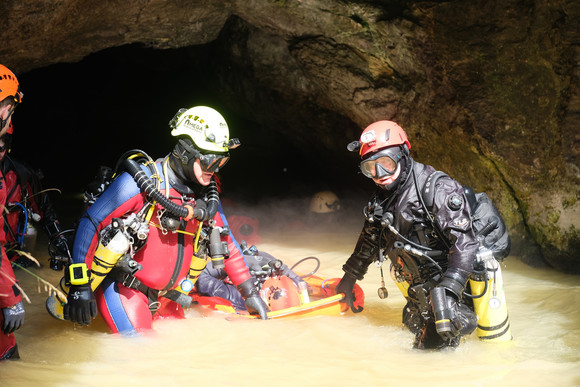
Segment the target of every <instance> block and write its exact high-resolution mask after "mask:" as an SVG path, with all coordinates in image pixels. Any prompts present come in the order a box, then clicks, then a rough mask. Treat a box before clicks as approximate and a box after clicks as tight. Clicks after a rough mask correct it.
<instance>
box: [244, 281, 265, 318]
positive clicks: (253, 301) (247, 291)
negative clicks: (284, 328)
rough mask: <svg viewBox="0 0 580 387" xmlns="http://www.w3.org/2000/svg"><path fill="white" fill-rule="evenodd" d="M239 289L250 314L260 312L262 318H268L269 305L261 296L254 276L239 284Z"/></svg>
mask: <svg viewBox="0 0 580 387" xmlns="http://www.w3.org/2000/svg"><path fill="white" fill-rule="evenodd" d="M238 291H239V292H240V294H241V295H242V297H243V298H244V300H245V305H246V309H247V310H248V312H250V314H258V315H260V318H261V319H262V320H267V319H268V311H269V309H268V307H267V306H266V304H265V303H264V300H262V298H261V297H260V294H259V293H258V289H257V288H256V286H255V284H254V280H253V279H252V278H250V279H247V280H245V281H244V282H242V283H241V284H239V285H238Z"/></svg>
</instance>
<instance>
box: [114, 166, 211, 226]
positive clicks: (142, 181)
mask: <svg viewBox="0 0 580 387" xmlns="http://www.w3.org/2000/svg"><path fill="white" fill-rule="evenodd" d="M123 169H125V170H126V171H127V172H128V173H129V174H130V175H131V176H132V177H133V179H134V180H135V182H136V183H137V186H138V187H139V189H140V190H141V192H143V193H144V194H145V195H147V197H149V198H151V199H153V200H155V201H156V202H157V203H159V205H160V206H161V207H163V208H165V209H166V210H167V211H168V212H169V213H171V214H172V215H175V216H178V217H180V218H183V219H184V220H186V221H189V220H191V219H197V220H201V221H204V220H207V219H210V218H211V217H213V215H215V213H216V211H217V208H218V203H219V196H218V192H217V187H216V185H215V182H214V181H212V182H211V184H210V186H208V188H209V194H208V196H209V199H208V203H207V204H208V206H207V208H199V207H194V206H192V205H191V204H189V203H187V204H185V205H179V204H176V203H173V202H172V201H171V200H169V198H167V197H165V196H164V195H163V194H162V193H161V192H160V191H159V190H158V189H157V188H156V187H155V185H154V184H153V182H152V181H151V179H150V178H149V177H148V176H147V174H146V173H145V171H143V170H142V169H141V167H140V165H139V163H137V162H136V161H134V160H131V159H126V160H125V161H124V162H123Z"/></svg>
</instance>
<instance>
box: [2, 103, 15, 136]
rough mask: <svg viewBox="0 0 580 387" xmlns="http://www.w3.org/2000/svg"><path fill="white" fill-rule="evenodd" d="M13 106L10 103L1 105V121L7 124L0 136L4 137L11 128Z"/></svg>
mask: <svg viewBox="0 0 580 387" xmlns="http://www.w3.org/2000/svg"><path fill="white" fill-rule="evenodd" d="M13 111H14V110H13V105H12V104H10V103H8V104H6V103H2V104H0V120H1V121H4V120H6V122H5V123H4V126H3V127H2V128H0V136H3V135H4V134H5V133H6V132H7V131H8V128H9V127H10V122H11V121H12V112H13Z"/></svg>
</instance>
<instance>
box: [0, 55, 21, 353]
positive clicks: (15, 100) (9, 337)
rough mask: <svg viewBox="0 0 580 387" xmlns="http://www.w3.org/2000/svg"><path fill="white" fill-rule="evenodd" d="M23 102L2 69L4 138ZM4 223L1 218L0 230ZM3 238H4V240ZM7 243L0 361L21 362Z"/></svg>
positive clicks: (1, 260) (0, 277) (0, 298)
mask: <svg viewBox="0 0 580 387" xmlns="http://www.w3.org/2000/svg"><path fill="white" fill-rule="evenodd" d="M21 101H22V93H21V92H20V86H19V84H18V80H17V79H16V76H15V75H14V74H13V73H12V71H10V70H9V69H8V68H7V67H5V66H3V65H0V136H3V135H4V134H5V133H6V132H7V131H8V128H9V127H10V125H11V123H12V113H13V112H14V109H16V106H18V104H19V103H20V102H21ZM6 195H7V193H6V182H5V179H4V175H2V174H1V173H0V211H2V213H4V206H5V204H6ZM3 223H4V220H3V219H2V217H0V229H2V226H3ZM0 237H1V236H0ZM5 242H6V241H5V240H0V244H1V245H2V246H1V247H0V360H5V359H17V358H19V356H18V347H17V346H16V338H15V337H14V333H13V332H14V331H15V330H17V329H18V328H20V327H21V326H22V324H23V323H24V314H25V312H24V306H23V305H22V296H21V295H20V291H19V290H18V288H17V287H16V286H15V284H16V283H17V281H16V278H15V276H14V272H13V271H12V266H11V264H10V261H9V260H8V258H7V257H6V252H5V250H4V243H5Z"/></svg>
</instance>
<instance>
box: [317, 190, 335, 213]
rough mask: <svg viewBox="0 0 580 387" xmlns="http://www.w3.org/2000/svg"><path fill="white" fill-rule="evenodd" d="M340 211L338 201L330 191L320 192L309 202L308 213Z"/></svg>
mask: <svg viewBox="0 0 580 387" xmlns="http://www.w3.org/2000/svg"><path fill="white" fill-rule="evenodd" d="M338 210H340V200H339V199H338V196H336V195H335V194H334V192H332V191H321V192H317V193H316V194H314V196H313V197H312V199H311V200H310V212H314V213H317V214H326V213H329V212H335V211H338Z"/></svg>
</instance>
